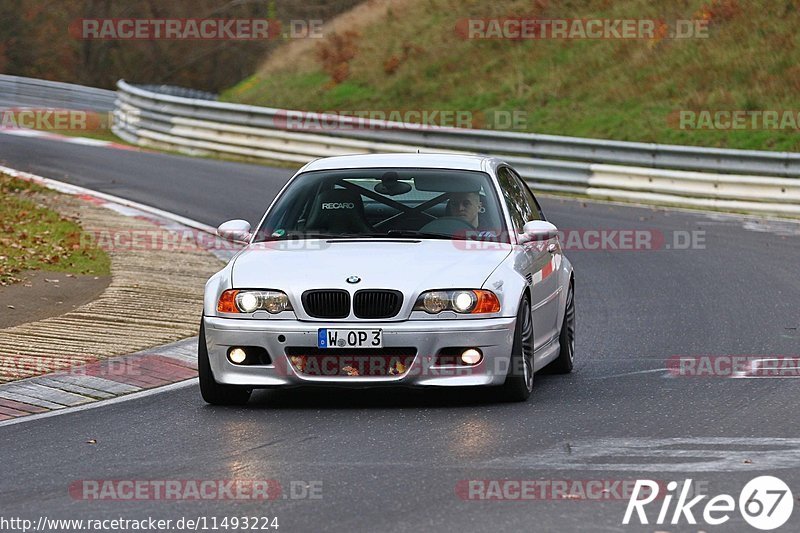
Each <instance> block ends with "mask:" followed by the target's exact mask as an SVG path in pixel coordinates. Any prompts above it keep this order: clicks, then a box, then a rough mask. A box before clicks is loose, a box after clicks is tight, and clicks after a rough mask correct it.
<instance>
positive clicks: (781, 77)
mask: <svg viewBox="0 0 800 533" xmlns="http://www.w3.org/2000/svg"><path fill="white" fill-rule="evenodd" d="M490 17H513V18H520V17H522V18H533V17H539V18H541V19H595V18H597V19H658V20H664V21H675V20H679V19H697V20H706V21H708V30H707V31H708V35H707V38H689V39H671V38H662V37H660V36H659V35H658V33H659V32H658V31H657V32H656V34H655V36H654V37H653V38H645V39H601V40H590V39H562V38H558V39H535V40H533V39H521V40H511V39H468V38H464V36H463V31H464V28H465V27H466V25H467V24H468V22H467V21H466V20H464V19H468V18H479V19H485V18H490ZM798 26H800V2H798V1H797V0H748V1H744V0H673V1H670V2H657V3H656V2H650V1H646V0H625V1H613V2H612V1H610V0H571V1H559V2H555V1H550V2H548V1H547V0H534V1H530V0H526V1H516V0H498V1H495V2H492V3H486V2H480V1H472V0H468V1H460V0H400V1H395V2H386V1H377V0H373V1H370V2H366V3H364V4H362V5H360V6H358V7H356V8H354V9H353V10H352V11H351V12H348V13H346V14H344V15H341V16H340V17H339V18H337V19H336V20H334V21H333V22H331V23H330V25H329V26H328V27H327V28H326V31H325V37H324V38H323V39H313V40H307V41H302V42H293V43H289V44H288V45H284V46H282V47H280V48H278V49H277V50H276V51H275V52H273V53H272V54H271V55H270V56H269V57H268V58H267V59H266V61H265V62H264V64H263V65H262V66H261V68H260V69H259V70H258V72H257V73H255V74H254V75H253V76H251V77H249V78H247V79H245V80H244V81H243V82H241V83H239V84H238V85H236V86H234V87H232V88H231V89H229V90H227V91H226V92H224V94H223V98H224V99H226V100H229V101H236V102H244V103H250V104H257V105H267V106H271V107H282V108H290V109H306V110H362V111H364V110H384V111H390V110H467V111H472V112H477V114H476V115H475V117H477V118H476V120H475V124H474V125H475V126H478V127H491V126H492V124H488V123H487V121H486V120H484V119H485V117H491V116H492V112H494V111H498V110H520V111H522V112H524V115H523V116H524V117H525V123H524V124H523V127H521V128H518V129H521V130H525V131H532V132H538V133H550V134H561V135H576V136H582V137H598V138H612V139H620V140H637V141H648V142H665V143H678V144H693V145H701V146H727V147H733V148H750V149H769V150H794V151H797V150H800V135H798V133H800V130H798V129H797V125H796V124H794V127H793V124H792V122H791V121H790V122H788V123H787V122H784V123H783V124H781V125H780V126H778V127H774V126H772V127H766V128H765V127H763V124H762V123H761V122H759V123H758V124H757V126H758V127H757V128H752V127H750V126H749V125H746V126H744V128H739V129H733V128H731V127H725V126H726V123H725V122H722V123H721V124H722V126H723V129H714V128H713V124H711V126H712V127H711V128H709V127H708V124H706V127H705V128H703V129H696V128H695V129H680V127H679V122H678V120H677V118H676V117H678V116H679V115H678V113H679V112H680V111H681V110H692V111H695V112H697V111H703V110H708V111H717V110H730V111H740V112H748V111H750V112H753V111H756V112H758V111H779V112H781V115H780V116H781V117H782V118H784V119H785V118H786V113H783V112H784V111H793V113H789V115H788V116H789V117H790V118H791V117H795V118H797V114H798V110H800V106H798V97H799V96H800V33H798V32H797V31H796V28H797V27H798ZM751 116H752V115H748V120H750V117H751ZM695 117H702V116H701V115H695ZM689 124H690V125H691V123H689ZM698 124H699V125H701V126H702V125H703V123H702V122H699V121H698ZM748 124H750V123H749V122H748Z"/></svg>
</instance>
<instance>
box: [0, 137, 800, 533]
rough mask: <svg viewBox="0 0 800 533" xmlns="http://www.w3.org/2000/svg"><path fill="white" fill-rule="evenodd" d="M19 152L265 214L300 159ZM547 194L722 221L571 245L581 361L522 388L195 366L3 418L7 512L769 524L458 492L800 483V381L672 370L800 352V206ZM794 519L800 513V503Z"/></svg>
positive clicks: (570, 203)
mask: <svg viewBox="0 0 800 533" xmlns="http://www.w3.org/2000/svg"><path fill="white" fill-rule="evenodd" d="M0 160H2V161H4V163H3V164H6V165H8V166H11V167H14V168H18V169H21V170H28V171H31V172H34V173H37V174H40V175H43V176H47V177H51V178H55V179H59V180H63V181H67V182H70V183H75V184H78V185H82V186H85V187H89V188H92V189H96V190H99V191H103V192H107V193H110V194H115V195H119V196H122V197H125V198H129V199H132V200H136V201H138V202H142V203H145V204H149V205H153V206H155V207H159V208H162V209H166V210H168V211H172V212H175V213H178V214H181V215H184V216H187V217H190V218H194V219H196V220H199V221H201V222H204V223H208V224H212V225H217V224H218V223H219V222H221V221H223V220H226V219H229V218H245V219H248V220H250V221H251V222H255V221H256V220H257V219H258V218H259V217H260V215H261V214H262V212H263V210H264V208H265V206H266V205H267V203H268V202H269V201H270V200H271V198H272V197H273V196H274V194H275V193H276V192H277V190H278V188H279V187H280V186H281V185H282V184H283V183H284V182H285V180H286V179H287V178H288V177H289V176H290V174H291V171H289V170H286V169H271V168H267V167H262V166H255V165H244V164H234V163H225V162H218V161H212V160H205V159H192V158H186V157H178V156H170V155H162V154H151V153H137V152H130V151H118V150H112V149H105V148H93V147H85V146H78V145H73V144H67V143H61V142H56V141H46V140H37V139H29V138H21V137H14V136H8V135H0ZM542 204H543V208H544V209H545V212H546V214H547V215H548V217H549V218H550V220H551V221H552V222H554V223H555V224H556V225H558V226H559V227H560V228H561V229H564V230H580V229H606V230H611V229H639V230H654V231H656V232H658V234H660V235H664V236H665V239H666V241H665V242H666V243H672V239H673V235H675V232H691V231H703V232H705V233H704V237H705V247H704V248H703V249H693V250H674V249H669V250H667V249H662V250H658V251H613V250H606V251H578V250H573V251H571V252H568V254H569V257H570V259H571V260H572V261H573V263H574V265H575V270H576V275H577V306H578V320H579V322H578V339H577V363H576V370H575V372H574V373H573V374H572V375H570V376H557V375H537V381H536V385H535V392H534V394H533V396H532V398H531V401H529V402H528V403H525V404H498V403H495V402H493V400H492V397H491V396H490V395H487V394H485V393H484V392H482V391H459V392H457V391H441V392H417V391H402V390H401V391H364V392H351V391H335V392H331V391H302V390H291V391H269V392H267V391H262V392H258V393H256V394H255V395H254V399H253V401H252V402H251V404H250V405H248V406H247V407H244V408H212V407H209V406H206V405H205V404H203V402H202V401H201V399H200V397H199V390H198V388H197V386H196V385H193V386H191V387H188V388H183V389H180V390H174V391H169V392H164V393H161V394H156V395H153V396H149V397H147V398H142V399H137V400H131V401H127V402H122V403H118V404H114V405H108V406H104V407H99V408H95V409H91V410H87V411H82V412H77V413H71V414H66V415H61V416H56V417H52V418H46V419H41V420H37V421H31V422H26V423H22V424H17V425H13V426H8V427H0V437H2V438H1V439H0V454H2V455H0V456H1V457H2V458H3V465H4V468H3V475H2V477H0V502H2V505H0V507H2V516H4V517H9V516H19V517H28V518H31V519H37V518H38V517H39V516H40V515H46V516H48V517H50V518H53V517H61V518H116V517H124V518H137V519H141V518H146V517H148V516H151V517H155V518H164V519H166V518H172V519H177V518H180V517H182V516H184V517H190V518H196V517H198V516H206V517H211V516H216V517H219V518H220V519H221V518H222V517H224V516H229V517H230V516H244V515H247V516H268V517H274V516H277V517H278V519H279V523H280V526H281V527H280V529H279V531H282V532H291V531H316V530H325V531H376V530H386V531H422V530H430V529H435V530H450V531H457V530H458V531H486V530H490V531H499V530H505V531H518V530H519V531H618V530H622V531H655V530H667V531H698V530H701V529H702V530H706V531H755V530H754V529H751V528H749V526H748V525H747V524H745V523H744V522H743V520H742V518H741V515H739V514H738V513H736V512H734V513H731V520H730V521H729V522H728V523H727V524H725V525H724V526H718V527H711V526H702V525H698V526H687V525H686V523H685V521H683V522H682V525H679V526H677V527H676V526H669V525H667V526H654V525H650V526H622V525H621V521H622V517H623V514H624V511H625V507H626V503H627V501H623V500H609V501H587V500H583V499H572V498H570V499H556V500H545V501H541V500H534V501H509V502H498V501H469V500H465V499H464V498H463V496H464V493H463V492H462V491H460V490H458V491H457V487H462V486H463V485H462V484H463V480H481V479H483V480H490V479H517V480H519V479H526V480H556V481H559V480H607V481H613V480H632V479H637V478H642V477H651V478H653V479H657V480H662V481H670V480H678V481H682V480H684V479H686V478H692V479H694V480H695V481H696V482H700V483H702V484H703V486H704V487H707V488H708V490H709V492H710V493H711V494H719V493H730V494H733V495H734V497H735V498H737V499H738V494H739V491H740V490H741V488H742V487H743V485H744V484H745V483H746V482H747V481H748V480H749V479H751V478H753V477H755V476H757V475H765V474H772V475H777V476H778V477H780V478H782V479H783V480H784V481H786V482H787V483H788V484H789V486H790V487H792V489H793V490H794V493H795V494H794V497H795V498H797V497H798V496H800V423H798V422H799V420H798V419H800V399H798V390H799V389H798V385H800V382H798V381H797V380H795V379H725V378H688V377H671V376H670V375H669V373H668V372H667V371H665V370H664V369H665V367H666V364H667V359H668V358H669V357H670V356H674V355H730V354H734V355H776V354H781V355H800V226H798V225H796V224H793V223H782V222H772V223H767V224H763V223H758V222H753V221H745V220H742V219H739V218H734V217H726V216H720V215H709V214H702V213H687V212H680V211H661V210H654V209H649V208H639V207H623V206H616V205H610V204H601V203H591V202H581V201H575V200H562V199H558V198H552V197H545V198H543V199H542ZM89 439H96V440H97V444H94V445H92V444H87V443H86V441H87V440H89ZM672 439H677V440H672ZM778 439H783V440H778ZM624 446H628V447H630V446H633V447H634V448H635V449H637V450H640V452H639V453H638V454H634V453H632V452H631V451H630V448H624ZM83 479H90V480H93V479H275V480H277V481H279V482H280V483H281V485H282V486H283V487H284V493H285V494H287V496H291V495H290V494H288V493H290V487H291V486H292V482H293V481H306V482H314V483H315V484H318V483H319V482H321V484H322V498H321V499H292V498H291V497H287V498H279V499H277V500H275V501H269V502H246V501H245V502H230V501H212V502H208V501H206V502H177V503H176V502H165V501H137V502H130V501H104V502H92V501H80V500H76V499H74V498H72V497H71V496H70V493H69V492H68V488H69V485H70V483H72V482H74V481H76V480H83ZM460 483H462V484H460ZM296 486H299V485H298V484H295V487H296ZM297 492H298V493H302V492H303V491H302V490H298V491H297ZM795 503H796V504H797V505H796V506H795V507H796V508H797V507H800V501H796V502H795ZM656 505H657V504H653V507H651V508H648V509H652V510H651V511H650V512H649V516H650V519H651V521H652V520H655V517H656V515H657V514H658V508H657V507H656ZM695 514H696V515H698V514H702V513H695ZM670 516H671V513H670ZM783 530H785V531H798V530H800V511H797V509H795V513H794V516H793V518H792V519H791V520H790V521H789V523H788V524H787V526H785V527H784V529H783Z"/></svg>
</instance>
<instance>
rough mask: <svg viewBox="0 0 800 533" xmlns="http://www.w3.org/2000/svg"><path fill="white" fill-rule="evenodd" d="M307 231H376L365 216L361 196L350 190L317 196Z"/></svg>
mask: <svg viewBox="0 0 800 533" xmlns="http://www.w3.org/2000/svg"><path fill="white" fill-rule="evenodd" d="M305 229H306V231H321V232H325V233H328V232H330V233H371V232H374V231H375V230H374V229H373V228H372V227H371V226H370V225H369V224H368V223H367V220H366V217H365V216H364V203H363V202H362V201H361V195H360V194H358V193H357V192H355V191H351V190H350V189H331V190H329V191H324V192H322V193H320V195H319V196H317V199H316V202H315V204H314V207H313V208H312V211H311V214H310V215H309V216H308V222H306V228H305Z"/></svg>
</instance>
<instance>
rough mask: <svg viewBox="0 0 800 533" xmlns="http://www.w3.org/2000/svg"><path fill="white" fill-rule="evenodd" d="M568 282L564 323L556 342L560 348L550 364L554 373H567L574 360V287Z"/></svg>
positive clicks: (570, 369) (570, 370)
mask: <svg viewBox="0 0 800 533" xmlns="http://www.w3.org/2000/svg"><path fill="white" fill-rule="evenodd" d="M573 285H574V284H573V283H572V282H570V284H569V292H567V305H566V308H565V309H564V323H563V324H561V333H560V334H559V336H558V343H559V344H560V345H561V349H560V350H559V352H558V358H556V360H555V361H553V363H552V364H551V368H552V370H553V372H555V373H556V374H569V373H570V372H572V368H573V365H574V362H575V289H574V286H573Z"/></svg>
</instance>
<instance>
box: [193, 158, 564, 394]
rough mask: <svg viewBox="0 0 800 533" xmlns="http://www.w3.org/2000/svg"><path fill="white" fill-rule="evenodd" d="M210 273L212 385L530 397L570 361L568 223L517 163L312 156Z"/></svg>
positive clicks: (225, 230) (239, 228) (203, 373)
mask: <svg viewBox="0 0 800 533" xmlns="http://www.w3.org/2000/svg"><path fill="white" fill-rule="evenodd" d="M218 232H219V235H220V236H222V237H224V238H227V239H230V240H235V241H241V242H244V243H246V246H245V247H244V249H243V250H242V251H241V252H239V253H238V254H237V255H236V256H235V257H234V258H233V259H232V260H231V261H230V262H229V263H228V265H227V266H226V267H225V268H223V269H222V270H221V271H220V272H218V273H216V274H215V275H213V276H212V277H211V279H209V281H208V283H207V284H206V288H205V301H204V309H203V318H202V323H201V326H200V341H199V350H198V367H199V380H200V390H201V393H202V396H203V398H204V399H205V401H207V402H209V403H211V404H242V403H245V402H247V401H248V399H249V398H250V394H251V392H252V390H253V389H255V388H272V387H293V386H314V385H322V386H340V387H377V386H409V387H451V386H459V387H463V386H492V387H496V389H497V390H498V392H499V393H500V396H501V397H502V398H504V399H507V400H511V401H524V400H527V399H528V397H529V396H530V394H531V390H532V388H533V376H534V373H535V372H537V371H539V370H540V369H542V368H544V367H545V366H547V365H550V367H551V368H552V369H553V370H554V371H556V372H570V371H571V370H572V367H573V358H574V346H575V303H574V275H573V269H572V266H571V264H570V262H569V261H568V260H567V258H566V257H565V256H564V255H563V253H562V250H561V245H560V243H559V238H558V232H557V229H556V227H555V226H553V225H552V224H550V223H549V222H547V221H546V219H545V216H544V214H543V213H542V210H541V208H540V207H539V203H538V202H537V201H536V198H535V197H534V195H533V194H532V193H531V191H530V189H529V188H528V186H527V185H526V184H525V182H524V181H523V180H522V179H521V178H520V177H519V174H517V172H515V171H514V169H513V168H511V167H510V166H509V165H508V164H506V163H504V162H503V161H501V160H499V159H495V158H489V157H482V156H470V155H431V154H401V155H397V154H375V155H355V156H342V157H332V158H327V159H320V160H317V161H314V162H311V163H309V164H307V165H306V166H304V167H303V168H302V169H300V170H299V171H298V172H297V173H296V174H295V175H294V177H292V179H291V180H289V182H288V183H287V184H286V185H285V186H284V188H283V189H282V190H281V191H280V193H279V194H278V195H277V197H276V198H275V200H274V201H273V202H272V205H270V206H269V208H268V209H267V211H266V214H265V215H264V217H263V218H262V220H261V223H260V224H259V225H258V227H257V228H256V230H255V231H251V227H250V224H249V223H248V222H246V221H243V220H233V221H230V222H226V223H225V224H222V225H221V226H220V227H219V230H218Z"/></svg>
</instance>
